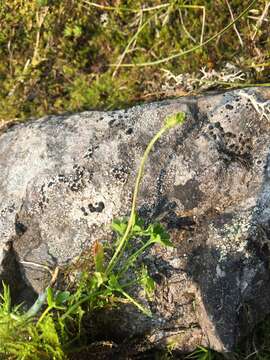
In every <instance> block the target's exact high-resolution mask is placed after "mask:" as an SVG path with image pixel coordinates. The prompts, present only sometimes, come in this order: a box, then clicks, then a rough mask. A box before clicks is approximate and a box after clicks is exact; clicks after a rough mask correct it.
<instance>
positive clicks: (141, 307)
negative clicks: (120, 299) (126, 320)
mask: <svg viewBox="0 0 270 360" xmlns="http://www.w3.org/2000/svg"><path fill="white" fill-rule="evenodd" d="M120 293H121V294H122V295H123V296H124V297H125V298H127V299H128V300H129V301H130V302H131V303H133V304H134V305H135V306H136V307H137V308H138V309H140V310H141V312H143V313H144V314H145V315H147V316H151V311H150V310H147V309H145V308H144V307H143V306H142V305H141V304H140V303H138V302H137V301H136V300H135V299H133V297H131V296H130V295H129V294H128V293H126V292H125V291H124V290H121V291H120Z"/></svg>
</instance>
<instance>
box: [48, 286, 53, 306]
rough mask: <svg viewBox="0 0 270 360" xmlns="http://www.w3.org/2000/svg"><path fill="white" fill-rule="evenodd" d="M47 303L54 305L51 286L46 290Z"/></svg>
mask: <svg viewBox="0 0 270 360" xmlns="http://www.w3.org/2000/svg"><path fill="white" fill-rule="evenodd" d="M47 303H48V306H49V307H53V306H54V299H53V289H52V288H51V287H49V288H48V290H47Z"/></svg>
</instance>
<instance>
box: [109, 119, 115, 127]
mask: <svg viewBox="0 0 270 360" xmlns="http://www.w3.org/2000/svg"><path fill="white" fill-rule="evenodd" d="M115 120H116V119H112V120H110V121H109V126H110V127H112V126H113V124H114V123H115Z"/></svg>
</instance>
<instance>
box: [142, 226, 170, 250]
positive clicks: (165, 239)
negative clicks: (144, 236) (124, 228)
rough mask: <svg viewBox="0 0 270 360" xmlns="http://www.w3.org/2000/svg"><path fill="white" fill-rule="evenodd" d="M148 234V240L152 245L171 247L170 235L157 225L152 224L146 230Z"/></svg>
mask: <svg viewBox="0 0 270 360" xmlns="http://www.w3.org/2000/svg"><path fill="white" fill-rule="evenodd" d="M148 232H150V238H151V241H152V242H153V243H158V244H161V245H163V246H168V247H173V246H174V245H173V243H172V242H171V241H170V235H169V234H168V233H167V231H166V230H165V229H164V227H163V226H162V225H161V224H159V223H156V224H152V225H150V226H149V228H148Z"/></svg>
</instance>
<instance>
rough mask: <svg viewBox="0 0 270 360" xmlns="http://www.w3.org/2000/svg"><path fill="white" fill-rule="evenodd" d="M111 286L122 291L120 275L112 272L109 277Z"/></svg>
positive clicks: (113, 289) (114, 289) (112, 288)
mask: <svg viewBox="0 0 270 360" xmlns="http://www.w3.org/2000/svg"><path fill="white" fill-rule="evenodd" d="M108 284H109V287H110V289H111V290H112V291H120V292H122V288H121V286H120V284H119V282H118V277H117V276H116V275H114V274H112V275H111V276H110V277H109V281H108Z"/></svg>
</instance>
